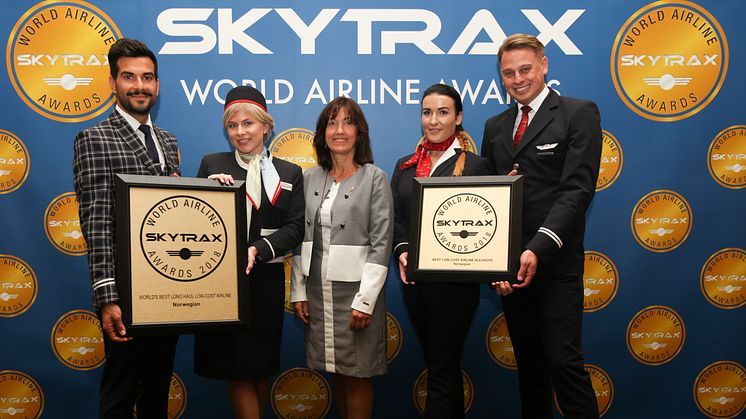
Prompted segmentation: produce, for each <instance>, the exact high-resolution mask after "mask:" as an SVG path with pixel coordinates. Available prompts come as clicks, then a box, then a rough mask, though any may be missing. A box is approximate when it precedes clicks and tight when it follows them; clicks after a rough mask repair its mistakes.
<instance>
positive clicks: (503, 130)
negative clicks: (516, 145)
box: [497, 104, 525, 158]
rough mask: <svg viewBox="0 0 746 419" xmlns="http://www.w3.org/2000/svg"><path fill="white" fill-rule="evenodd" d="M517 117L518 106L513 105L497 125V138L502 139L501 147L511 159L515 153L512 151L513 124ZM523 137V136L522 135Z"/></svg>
mask: <svg viewBox="0 0 746 419" xmlns="http://www.w3.org/2000/svg"><path fill="white" fill-rule="evenodd" d="M516 115H518V105H517V104H516V105H513V106H512V107H511V108H510V109H508V111H507V112H506V114H505V118H503V119H502V121H500V122H499V123H498V126H497V138H502V141H500V142H501V143H502V145H501V147H503V148H504V149H505V152H506V153H508V154H509V155H510V157H511V158H513V157H515V154H516V151H515V149H513V125H514V124H515V118H516ZM524 137H525V134H524Z"/></svg>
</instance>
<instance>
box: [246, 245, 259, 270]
mask: <svg viewBox="0 0 746 419" xmlns="http://www.w3.org/2000/svg"><path fill="white" fill-rule="evenodd" d="M248 253H249V263H247V264H246V275H248V274H249V272H251V270H252V269H254V261H255V260H256V254H257V251H256V247H254V246H249V251H248Z"/></svg>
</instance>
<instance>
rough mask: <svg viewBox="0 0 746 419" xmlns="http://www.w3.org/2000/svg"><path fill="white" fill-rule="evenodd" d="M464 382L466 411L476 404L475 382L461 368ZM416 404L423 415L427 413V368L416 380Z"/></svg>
mask: <svg viewBox="0 0 746 419" xmlns="http://www.w3.org/2000/svg"><path fill="white" fill-rule="evenodd" d="M461 376H462V378H463V383H464V413H466V412H468V411H469V409H471V405H472V404H474V383H473V382H472V381H471V378H470V377H469V375H468V374H466V372H465V371H464V370H461ZM413 396H414V405H415V407H416V408H417V411H419V412H420V414H421V415H423V414H425V405H426V404H427V369H425V370H424V371H422V373H420V375H419V376H418V377H417V380H415V382H414V395H413Z"/></svg>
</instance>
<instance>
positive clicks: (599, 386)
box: [554, 364, 614, 417]
mask: <svg viewBox="0 0 746 419" xmlns="http://www.w3.org/2000/svg"><path fill="white" fill-rule="evenodd" d="M584 369H585V372H587V373H588V376H589V377H590V378H591V386H592V387H593V391H594V393H595V394H596V403H597V404H598V416H599V417H601V416H603V415H605V414H606V412H608V411H609V408H610V407H611V402H613V401H614V383H612V382H611V377H610V376H609V374H608V373H607V372H606V371H604V370H602V369H601V368H599V367H597V366H596V365H592V364H585V367H584ZM554 405H555V406H556V407H557V410H558V411H559V412H560V414H561V415H562V416H565V412H563V411H562V409H561V408H560V406H559V402H558V401H557V394H556V393H555V395H554Z"/></svg>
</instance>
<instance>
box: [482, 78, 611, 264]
mask: <svg viewBox="0 0 746 419" xmlns="http://www.w3.org/2000/svg"><path fill="white" fill-rule="evenodd" d="M517 114H518V107H517V106H512V107H511V108H510V109H508V110H507V111H505V112H503V113H501V114H499V115H497V116H494V117H492V118H490V119H488V120H487V122H486V123H485V127H484V137H483V139H482V156H483V157H485V158H487V159H488V160H490V162H491V163H492V167H493V168H494V169H496V170H497V174H501V175H505V174H507V173H508V172H510V171H511V170H512V168H513V164H514V163H518V165H519V169H518V170H519V173H520V174H522V175H523V176H524V184H523V185H524V186H523V188H524V189H523V240H522V245H523V247H524V248H525V249H530V250H532V251H533V252H534V253H535V254H536V256H537V257H538V258H539V268H538V271H537V275H547V274H579V273H581V272H582V271H583V259H584V256H583V235H584V233H585V213H586V210H587V209H588V207H589V206H590V203H591V199H592V198H593V194H594V192H595V190H596V180H597V179H598V168H599V162H600V158H601V117H600V115H599V112H598V107H597V106H596V104H595V103H593V102H591V101H587V100H580V99H574V98H568V97H561V96H559V95H558V94H557V92H555V91H554V90H551V89H550V91H549V95H548V96H547V97H546V99H545V100H544V102H543V103H542V105H541V107H540V108H539V110H538V111H537V112H536V115H535V116H534V118H533V119H532V121H531V123H530V124H529V125H528V127H527V128H526V132H525V133H524V135H523V138H522V139H521V143H520V145H519V147H518V149H517V150H514V149H513V127H514V124H515V120H516V116H517Z"/></svg>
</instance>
